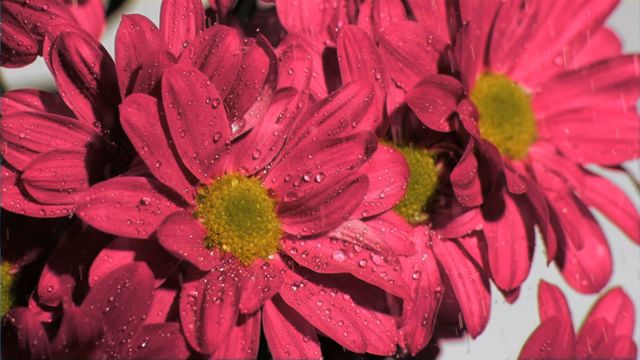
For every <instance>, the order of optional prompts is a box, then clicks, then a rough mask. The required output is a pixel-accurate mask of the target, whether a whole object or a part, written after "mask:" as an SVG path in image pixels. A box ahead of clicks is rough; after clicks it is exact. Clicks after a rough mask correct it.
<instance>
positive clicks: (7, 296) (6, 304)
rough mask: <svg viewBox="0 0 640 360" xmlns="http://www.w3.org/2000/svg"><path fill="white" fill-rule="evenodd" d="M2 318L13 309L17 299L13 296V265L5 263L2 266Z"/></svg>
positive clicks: (0, 280)
mask: <svg viewBox="0 0 640 360" xmlns="http://www.w3.org/2000/svg"><path fill="white" fill-rule="evenodd" d="M0 271H2V273H1V274H0V317H2V316H4V314H6V313H7V311H9V309H11V308H12V307H13V304H14V302H15V298H14V296H13V283H14V278H15V276H14V275H13V274H12V273H11V264H10V263H8V262H6V261H3V262H2V265H0Z"/></svg>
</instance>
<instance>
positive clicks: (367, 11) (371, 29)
mask: <svg viewBox="0 0 640 360" xmlns="http://www.w3.org/2000/svg"><path fill="white" fill-rule="evenodd" d="M403 20H407V12H406V11H405V8H404V4H403V3H402V0H366V1H365V2H364V3H362V4H361V5H360V8H359V9H358V21H357V24H358V26H359V27H361V28H363V29H365V30H366V31H367V32H368V33H369V34H370V35H371V36H372V37H373V38H374V39H376V40H377V39H378V36H379V35H380V33H381V32H382V31H383V30H384V29H385V28H386V27H387V26H389V25H391V24H393V23H396V22H398V21H403Z"/></svg>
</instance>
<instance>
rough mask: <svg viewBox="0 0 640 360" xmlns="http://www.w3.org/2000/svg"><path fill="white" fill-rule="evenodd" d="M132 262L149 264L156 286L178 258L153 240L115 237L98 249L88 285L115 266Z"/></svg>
mask: <svg viewBox="0 0 640 360" xmlns="http://www.w3.org/2000/svg"><path fill="white" fill-rule="evenodd" d="M134 262H139V263H144V264H146V265H147V266H149V268H150V269H151V272H153V275H154V278H155V286H156V287H158V286H160V285H161V284H162V283H163V282H164V281H165V280H166V278H167V277H168V276H169V275H170V274H171V273H172V272H173V271H174V270H175V268H176V266H177V265H178V260H177V259H176V258H174V257H172V256H171V255H169V254H168V253H167V252H165V251H164V249H163V248H162V247H160V246H159V245H158V243H157V242H155V241H149V240H141V239H129V238H116V239H115V240H113V241H112V242H111V243H110V244H109V245H107V247H105V248H104V249H102V251H100V253H99V254H98V256H97V257H96V258H95V260H94V261H93V263H92V264H91V269H90V270H89V285H90V286H95V284H96V283H97V282H98V281H100V280H101V279H103V278H104V277H106V276H108V275H109V274H110V273H111V272H112V271H114V270H115V269H116V268H118V267H120V266H123V265H126V264H131V263H134Z"/></svg>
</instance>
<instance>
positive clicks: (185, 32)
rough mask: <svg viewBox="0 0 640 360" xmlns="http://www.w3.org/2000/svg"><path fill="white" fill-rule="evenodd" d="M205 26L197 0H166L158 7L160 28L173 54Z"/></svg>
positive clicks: (201, 8) (201, 6) (179, 50)
mask: <svg viewBox="0 0 640 360" xmlns="http://www.w3.org/2000/svg"><path fill="white" fill-rule="evenodd" d="M204 27H205V16H204V7H203V5H202V1H199V0H168V1H163V2H162V7H161V8H160V30H161V31H162V34H163V35H164V42H165V44H167V47H168V48H169V50H170V51H171V52H172V53H173V55H174V56H178V55H180V53H181V52H182V50H183V49H184V48H186V47H187V46H188V45H189V43H190V42H191V41H192V40H193V38H195V37H196V35H198V34H199V33H200V32H201V31H202V30H204Z"/></svg>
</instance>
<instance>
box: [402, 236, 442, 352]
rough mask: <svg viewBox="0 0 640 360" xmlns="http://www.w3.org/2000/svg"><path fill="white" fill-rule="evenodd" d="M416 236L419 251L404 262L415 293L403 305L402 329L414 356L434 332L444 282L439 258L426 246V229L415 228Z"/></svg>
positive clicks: (404, 268) (404, 270)
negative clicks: (439, 267)
mask: <svg viewBox="0 0 640 360" xmlns="http://www.w3.org/2000/svg"><path fill="white" fill-rule="evenodd" d="M413 236H414V242H415V244H416V246H417V247H418V253H417V254H416V255H414V256H412V257H410V258H407V261H406V262H404V263H403V273H404V274H405V278H407V279H411V281H410V282H409V285H410V286H411V294H412V296H411V298H410V300H409V301H405V302H404V304H403V311H402V319H403V322H402V327H401V330H402V333H403V334H404V340H405V342H406V346H407V348H408V350H409V351H410V352H411V354H412V355H414V356H415V354H417V353H418V352H419V351H420V350H422V349H423V348H425V347H426V346H427V344H428V343H429V341H430V340H431V337H432V335H433V330H434V326H435V320H436V317H437V313H438V308H439V307H440V302H441V300H442V291H443V285H442V280H441V279H440V270H439V269H438V262H437V260H436V257H435V256H434V254H433V252H432V250H431V249H429V248H426V247H425V244H426V243H427V241H428V237H429V236H428V233H427V231H426V229H425V228H422V227H417V228H415V229H414V232H413Z"/></svg>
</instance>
